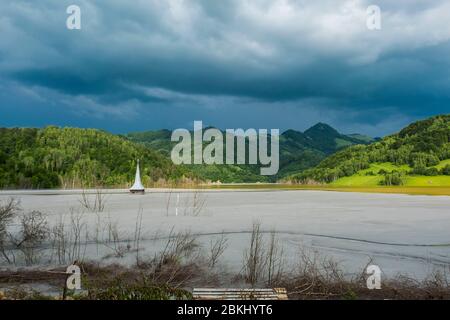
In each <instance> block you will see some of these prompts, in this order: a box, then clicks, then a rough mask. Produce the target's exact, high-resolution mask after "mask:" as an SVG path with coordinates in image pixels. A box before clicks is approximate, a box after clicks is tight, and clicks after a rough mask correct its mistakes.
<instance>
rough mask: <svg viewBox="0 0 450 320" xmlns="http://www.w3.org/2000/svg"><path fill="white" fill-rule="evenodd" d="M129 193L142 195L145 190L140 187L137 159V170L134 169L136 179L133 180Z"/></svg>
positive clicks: (139, 171)
mask: <svg viewBox="0 0 450 320" xmlns="http://www.w3.org/2000/svg"><path fill="white" fill-rule="evenodd" d="M130 192H131V193H144V192H145V188H144V186H143V185H142V182H141V170H140V169H139V159H138V161H137V168H136V178H135V179H134V184H133V186H132V187H131V188H130Z"/></svg>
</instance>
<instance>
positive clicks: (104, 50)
mask: <svg viewBox="0 0 450 320" xmlns="http://www.w3.org/2000/svg"><path fill="white" fill-rule="evenodd" d="M376 2H377V3H376V4H377V5H379V6H380V7H381V9H382V14H383V15H382V19H383V20H382V30H379V31H369V30H368V29H367V28H366V8H367V6H368V5H369V4H373V3H372V2H368V1H364V0H359V1H358V0H348V1H340V2H336V1H331V0H322V1H315V2H312V1H304V0H298V1H290V0H262V1H242V0H227V1H201V0H191V1H182V0H170V1H156V0H150V1H143V0H139V1H133V3H132V4H130V2H126V1H119V0H109V1H87V0H83V1H54V0H42V1H39V2H37V1H20V0H19V1H5V2H2V3H1V4H0V12H1V17H0V30H2V41H1V42H0V80H1V81H2V83H3V88H8V90H10V94H9V95H2V96H0V97H2V98H1V99H2V100H0V103H1V105H2V108H4V110H6V112H9V111H8V110H10V109H6V104H8V105H9V104H11V103H14V101H19V100H20V106H18V108H21V109H22V110H35V109H38V108H41V109H43V110H44V109H45V110H50V109H49V107H48V105H49V104H51V105H54V106H55V107H54V108H51V110H54V111H55V112H58V113H59V114H58V115H57V116H55V115H51V113H50V111H48V113H42V114H43V115H45V117H47V118H48V119H52V120H51V121H55V122H56V123H61V124H72V125H92V126H96V127H102V128H106V129H109V130H113V131H128V130H131V129H133V130H134V129H135V128H137V127H139V128H141V129H147V128H161V127H169V128H174V127H178V126H180V125H185V124H186V123H190V122H191V121H192V120H195V119H203V120H204V121H205V122H210V124H211V125H216V126H233V125H240V126H243V127H249V126H253V127H263V126H265V127H280V128H282V129H283V128H289V127H292V128H297V129H304V128H305V127H307V126H308V125H311V124H313V122H316V121H323V122H326V121H327V122H329V123H331V124H332V125H335V126H337V127H339V129H341V130H343V131H347V132H348V131H353V130H359V131H363V132H364V133H369V134H373V135H380V134H385V133H388V132H391V131H393V130H396V129H398V128H399V127H400V126H402V125H404V124H406V123H407V122H409V121H411V120H412V119H416V118H419V117H423V116H427V115H431V114H435V113H446V112H447V113H448V111H449V109H450V108H449V107H448V106H449V105H450V104H449V103H450V97H449V92H450V91H449V87H450V77H449V76H448V74H449V71H450V55H449V53H450V45H449V39H450V28H449V26H448V12H449V10H450V4H449V3H448V2H447V1H443V0H442V1H440V0H435V1H420V0H413V1H411V0H410V1H405V0H401V1H395V2H392V1H386V0H383V1H376ZM70 4H77V5H79V6H80V7H81V11H82V30H79V31H70V30H67V29H66V28H65V21H66V18H67V14H66V13H65V10H66V8H67V6H68V5H70ZM12 94H16V95H20V99H11V95H12ZM6 96H8V99H6ZM50 100H51V101H50ZM237 114H240V117H237V118H238V120H239V121H237V119H236V115H237ZM5 119H7V120H8V121H6V120H5ZM53 119H54V120H53ZM105 119H108V121H107V122H105ZM5 121H6V122H5ZM49 121H50V120H49ZM3 122H4V123H2V125H15V124H17V125H20V124H21V121H20V116H19V115H17V116H14V115H8V116H7V117H4V119H3ZM25 122H26V123H25V124H30V125H33V123H35V124H36V125H37V124H39V125H41V124H42V123H44V124H45V122H46V121H45V118H44V119H39V120H35V121H33V119H28V120H27V121H25ZM128 127H129V128H130V129H127V128H128Z"/></svg>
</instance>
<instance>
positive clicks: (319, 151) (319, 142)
mask: <svg viewBox="0 0 450 320" xmlns="http://www.w3.org/2000/svg"><path fill="white" fill-rule="evenodd" d="M127 137H128V138H129V139H130V140H132V141H134V142H139V143H142V144H144V145H146V146H148V147H150V148H152V149H155V150H158V151H160V152H161V153H163V154H165V155H167V156H170V151H171V149H172V147H173V146H174V145H175V144H176V143H175V142H172V141H170V137H171V132H170V131H168V130H159V131H146V132H136V133H130V134H128V135H127ZM371 141H373V139H371V138H370V137H366V136H361V135H352V136H346V135H343V134H340V133H339V132H337V131H336V130H335V129H333V128H332V127H330V126H328V125H326V124H323V123H318V124H316V125H315V126H313V127H311V128H310V129H308V130H307V131H305V132H304V133H303V132H300V131H295V130H287V131H285V132H284V133H283V134H282V135H281V136H280V170H279V172H278V174H277V175H276V176H261V175H260V173H259V168H260V167H259V166H258V165H190V166H188V167H189V169H190V170H191V171H193V172H195V174H196V175H197V176H199V177H201V178H202V179H203V180H210V181H221V182H271V181H272V182H274V181H276V180H278V179H279V178H282V177H286V176H288V175H290V174H292V173H296V172H301V171H303V170H305V169H308V168H311V167H313V166H315V165H317V164H318V163H319V162H320V161H321V160H323V159H324V158H325V157H326V156H327V155H329V154H331V153H333V152H336V150H339V149H342V148H344V147H347V146H350V145H354V144H360V143H363V144H365V143H369V142H371ZM204 145H205V144H204Z"/></svg>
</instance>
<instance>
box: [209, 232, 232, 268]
mask: <svg viewBox="0 0 450 320" xmlns="http://www.w3.org/2000/svg"><path fill="white" fill-rule="evenodd" d="M227 247H228V239H227V238H226V237H225V234H224V233H222V234H221V236H220V237H218V238H216V239H215V240H214V241H213V240H212V239H211V240H210V243H209V256H208V265H209V267H210V268H214V267H215V266H216V264H217V262H218V260H219V258H220V257H221V256H222V254H223V253H224V252H225V250H226V249H227Z"/></svg>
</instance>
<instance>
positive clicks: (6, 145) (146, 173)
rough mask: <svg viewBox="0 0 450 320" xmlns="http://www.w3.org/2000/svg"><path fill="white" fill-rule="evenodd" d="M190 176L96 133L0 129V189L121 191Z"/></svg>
mask: <svg viewBox="0 0 450 320" xmlns="http://www.w3.org/2000/svg"><path fill="white" fill-rule="evenodd" d="M136 159H140V160H141V171H142V178H143V182H144V184H146V185H151V184H152V183H153V182H157V181H160V182H161V180H165V181H167V180H178V179H181V178H182V177H183V175H187V176H190V174H189V173H188V172H187V171H186V169H185V168H183V167H181V166H175V165H173V164H172V162H171V161H170V159H167V158H166V157H164V156H163V155H161V154H159V153H158V152H155V151H153V150H151V149H149V148H147V147H145V146H142V145H139V144H136V143H133V142H131V141H129V140H127V139H126V138H123V137H120V136H116V135H113V134H109V133H106V132H104V131H100V130H95V129H77V128H58V127H46V128H43V129H34V128H14V129H6V128H0V188H55V187H67V188H73V187H95V186H122V187H125V186H126V185H127V184H128V183H130V182H133V179H134V173H135V170H136Z"/></svg>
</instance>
